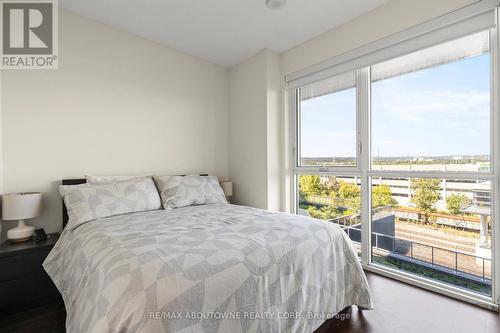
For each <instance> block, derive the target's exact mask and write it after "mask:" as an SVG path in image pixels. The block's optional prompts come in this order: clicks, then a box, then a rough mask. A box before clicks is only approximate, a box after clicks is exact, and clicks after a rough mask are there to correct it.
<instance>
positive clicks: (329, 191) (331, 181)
mask: <svg viewBox="0 0 500 333" xmlns="http://www.w3.org/2000/svg"><path fill="white" fill-rule="evenodd" d="M324 187H325V189H324V190H325V191H326V194H325V195H326V196H329V197H337V196H338V195H339V188H340V182H339V180H338V179H337V177H328V179H327V181H326V182H325V183H324Z"/></svg>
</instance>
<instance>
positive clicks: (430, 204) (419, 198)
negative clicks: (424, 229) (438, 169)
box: [410, 178, 441, 223]
mask: <svg viewBox="0 0 500 333" xmlns="http://www.w3.org/2000/svg"><path fill="white" fill-rule="evenodd" d="M440 184H441V181H440V180H439V179H430V178H413V179H411V185H410V188H411V190H412V192H413V193H412V197H411V203H413V204H414V205H415V206H416V208H417V209H418V210H419V213H420V214H421V215H423V220H424V223H428V222H429V214H430V213H432V212H434V211H436V208H435V204H436V202H438V200H439V199H441V195H440V194H439V192H440V191H441V186H440Z"/></svg>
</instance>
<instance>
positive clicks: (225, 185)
mask: <svg viewBox="0 0 500 333" xmlns="http://www.w3.org/2000/svg"><path fill="white" fill-rule="evenodd" d="M220 186H221V187H222V191H224V194H225V196H226V197H230V196H232V195H233V182H227V181H223V182H220Z"/></svg>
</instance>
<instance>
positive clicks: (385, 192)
mask: <svg viewBox="0 0 500 333" xmlns="http://www.w3.org/2000/svg"><path fill="white" fill-rule="evenodd" d="M397 205H398V202H397V201H396V199H394V198H393V197H392V192H391V188H390V187H389V186H387V185H385V184H381V185H378V186H375V187H373V189H372V206H373V207H374V208H375V207H383V206H391V207H395V206H397Z"/></svg>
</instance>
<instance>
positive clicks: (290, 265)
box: [44, 204, 372, 333]
mask: <svg viewBox="0 0 500 333" xmlns="http://www.w3.org/2000/svg"><path fill="white" fill-rule="evenodd" d="M44 267H45V270H46V271H47V272H48V274H49V275H50V276H51V278H52V280H53V281H54V283H55V284H56V286H57V287H58V289H59V291H60V292H61V293H62V295H63V298H64V302H65V306H66V310H67V323H66V326H67V330H68V332H69V333H72V332H85V333H87V332H230V333H236V332H263V333H264V332H265V333H267V332H312V331H314V329H316V328H317V327H319V326H320V325H321V323H323V322H324V321H325V320H326V319H328V317H329V316H330V317H331V316H332V315H334V314H336V313H337V312H339V311H341V310H342V309H343V308H345V307H346V306H349V305H358V306H360V307H363V308H371V307H372V304H371V299H370V294H369V291H368V285H367V282H366V278H365V275H364V273H363V271H362V269H361V266H360V264H359V263H358V260H357V258H356V253H355V251H354V249H353V247H352V245H351V243H350V241H349V239H348V238H347V236H346V235H345V233H344V232H343V231H342V230H341V229H340V228H339V227H338V226H336V225H334V224H331V223H325V222H321V221H318V220H314V219H310V218H307V217H302V216H296V215H290V214H283V213H271V212H268V211H264V210H260V209H255V208H249V207H243V206H235V205H227V204H212V205H203V206H196V207H186V208H179V209H175V210H170V211H165V210H156V211H149V212H141V213H133V214H128V215H121V216H115V217H110V218H105V219H99V220H95V221H92V222H88V223H86V224H84V225H82V226H80V227H78V228H77V229H76V230H74V231H64V232H63V233H62V235H61V238H60V239H59V241H58V242H57V244H56V246H55V247H54V249H53V250H52V252H51V253H50V254H49V256H48V257H47V259H46V260H45V262H44Z"/></svg>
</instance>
